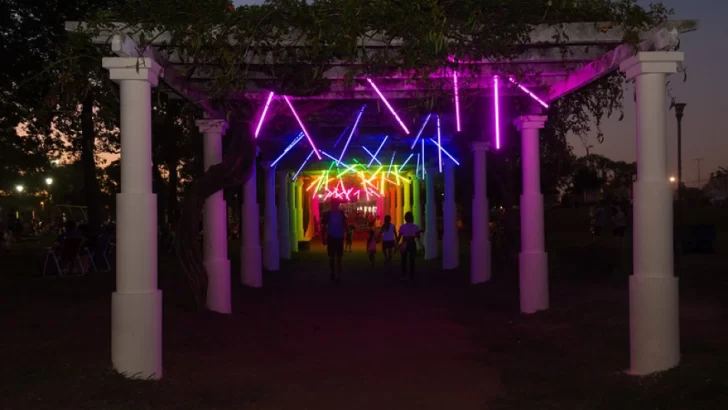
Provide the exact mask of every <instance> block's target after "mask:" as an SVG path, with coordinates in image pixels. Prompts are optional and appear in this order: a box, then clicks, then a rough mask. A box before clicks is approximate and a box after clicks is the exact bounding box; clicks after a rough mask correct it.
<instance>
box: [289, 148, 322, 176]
mask: <svg viewBox="0 0 728 410" xmlns="http://www.w3.org/2000/svg"><path fill="white" fill-rule="evenodd" d="M314 152H316V151H314V150H311V153H310V154H308V156H307V157H306V159H305V160H303V164H301V166H300V167H298V171H296V175H294V176H293V178H291V181H295V180H296V178H298V174H300V173H301V170H302V169H303V167H305V166H306V163H307V162H308V160H309V159H311V155H313V154H314Z"/></svg>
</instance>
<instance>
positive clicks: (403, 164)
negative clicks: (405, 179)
mask: <svg viewBox="0 0 728 410" xmlns="http://www.w3.org/2000/svg"><path fill="white" fill-rule="evenodd" d="M413 155H415V154H414V153H412V154H409V157H407V159H406V160H404V162H403V163H402V165H400V166H399V167H397V172H401V171H402V168H404V166H405V165H407V163H408V162H409V160H410V159H412V156H413Z"/></svg>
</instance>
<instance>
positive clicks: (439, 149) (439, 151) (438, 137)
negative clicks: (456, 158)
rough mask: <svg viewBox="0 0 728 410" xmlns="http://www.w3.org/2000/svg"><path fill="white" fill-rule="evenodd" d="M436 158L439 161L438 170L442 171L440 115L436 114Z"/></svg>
mask: <svg viewBox="0 0 728 410" xmlns="http://www.w3.org/2000/svg"><path fill="white" fill-rule="evenodd" d="M437 147H438V150H437V158H438V159H439V162H440V172H441V173H442V141H441V139H440V116H439V115H438V116H437Z"/></svg>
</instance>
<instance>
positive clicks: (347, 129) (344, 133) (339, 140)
mask: <svg viewBox="0 0 728 410" xmlns="http://www.w3.org/2000/svg"><path fill="white" fill-rule="evenodd" d="M347 131H349V125H347V126H346V128H344V131H342V132H341V135H339V138H337V139H336V142H335V143H334V148H336V146H337V145H339V142H341V139H342V138H344V135H346V132H347Z"/></svg>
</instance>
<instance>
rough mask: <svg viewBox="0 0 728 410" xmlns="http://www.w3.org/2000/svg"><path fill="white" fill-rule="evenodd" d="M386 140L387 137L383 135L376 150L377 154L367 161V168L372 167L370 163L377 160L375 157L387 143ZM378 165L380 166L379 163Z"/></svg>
mask: <svg viewBox="0 0 728 410" xmlns="http://www.w3.org/2000/svg"><path fill="white" fill-rule="evenodd" d="M387 138H389V135H385V136H384V139H383V140H382V143H381V144H379V148H377V152H375V153H374V155H373V156H372V159H371V161H369V163H368V164H367V168H369V167H371V166H372V162H374V160H375V159H377V155H379V151H381V150H382V147H383V146H384V143H385V142H387ZM377 162H379V161H377ZM379 163H380V164H381V162H379Z"/></svg>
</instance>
